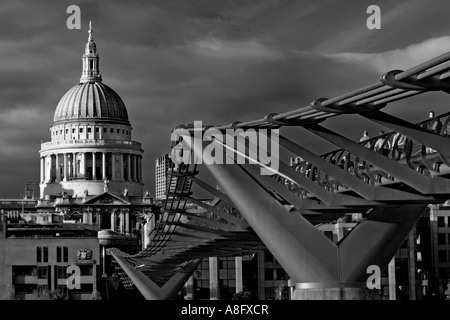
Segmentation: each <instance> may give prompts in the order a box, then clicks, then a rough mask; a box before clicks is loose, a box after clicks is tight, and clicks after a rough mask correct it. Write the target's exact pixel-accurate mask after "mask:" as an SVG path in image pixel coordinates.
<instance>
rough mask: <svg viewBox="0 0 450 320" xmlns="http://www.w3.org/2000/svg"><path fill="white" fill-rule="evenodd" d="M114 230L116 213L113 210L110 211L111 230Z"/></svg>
mask: <svg viewBox="0 0 450 320" xmlns="http://www.w3.org/2000/svg"><path fill="white" fill-rule="evenodd" d="M115 229H116V213H115V210H112V211H111V230H112V231H115Z"/></svg>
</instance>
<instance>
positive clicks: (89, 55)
mask: <svg viewBox="0 0 450 320" xmlns="http://www.w3.org/2000/svg"><path fill="white" fill-rule="evenodd" d="M88 33H89V37H88V42H87V43H86V48H85V52H84V54H83V73H82V74H81V78H80V83H86V82H97V81H98V82H101V81H102V76H101V75H100V64H99V60H100V58H99V56H98V53H97V45H96V44H95V42H94V38H93V36H92V34H93V33H94V31H93V30H92V22H91V21H89V31H88Z"/></svg>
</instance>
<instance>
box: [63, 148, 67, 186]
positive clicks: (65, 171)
mask: <svg viewBox="0 0 450 320" xmlns="http://www.w3.org/2000/svg"><path fill="white" fill-rule="evenodd" d="M63 161H64V171H63V174H64V178H63V181H67V153H64V159H63Z"/></svg>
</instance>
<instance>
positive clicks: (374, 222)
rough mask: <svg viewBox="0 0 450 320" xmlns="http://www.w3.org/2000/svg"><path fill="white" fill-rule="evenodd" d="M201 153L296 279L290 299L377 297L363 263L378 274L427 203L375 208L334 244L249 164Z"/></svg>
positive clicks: (200, 149)
mask: <svg viewBox="0 0 450 320" xmlns="http://www.w3.org/2000/svg"><path fill="white" fill-rule="evenodd" d="M186 140H188V139H186ZM204 146H205V145H203V144H202V143H201V142H197V143H193V145H191V148H192V149H194V152H195V153H196V154H197V156H199V154H200V153H203V147H204ZM202 156H203V160H204V161H205V163H206V164H205V166H206V167H207V169H208V170H209V171H210V172H211V174H212V175H213V176H214V178H215V179H216V180H217V181H218V182H219V183H220V185H221V187H222V189H223V191H224V193H225V194H226V195H227V197H228V198H229V199H230V200H231V201H232V202H233V204H234V206H235V208H236V209H238V210H239V212H240V213H241V214H242V215H243V216H244V218H245V219H246V221H247V222H248V223H249V225H250V226H251V227H252V228H253V230H254V231H255V232H256V234H257V235H258V236H259V237H260V239H261V240H262V241H263V242H264V244H265V245H266V247H267V248H268V249H269V250H270V251H271V253H272V254H273V255H274V257H275V258H276V259H277V260H278V262H279V263H280V264H281V265H282V266H283V268H284V269H285V270H286V272H287V273H288V274H289V276H290V278H291V282H293V283H296V284H297V285H296V288H295V290H294V293H293V298H294V299H307V300H313V299H332V300H360V299H362V300H366V299H370V300H372V299H379V298H380V297H379V291H378V289H371V290H369V289H368V288H367V286H366V282H367V280H368V278H369V277H371V276H372V273H371V272H368V268H369V267H378V268H379V269H378V270H379V271H380V272H379V276H381V272H383V270H384V269H385V268H386V267H387V266H388V264H389V262H390V261H391V259H392V257H393V256H394V255H395V253H396V252H397V250H398V249H399V248H400V246H401V244H402V243H403V241H404V240H405V238H406V236H407V234H408V233H409V231H410V230H411V228H412V227H413V226H414V224H415V223H416V221H417V220H418V218H419V217H420V214H421V213H422V211H423V209H424V208H425V207H426V204H407V205H401V204H400V205H385V206H380V207H374V208H372V212H371V213H370V215H369V216H368V217H367V218H366V219H365V220H363V221H362V222H360V223H359V224H358V226H356V227H355V228H354V229H353V230H352V231H351V232H350V233H349V234H348V235H347V236H346V237H345V238H344V239H343V240H342V241H340V242H339V243H333V242H332V241H330V240H329V239H328V238H327V237H326V236H325V235H324V234H323V233H322V232H321V231H319V230H318V229H317V228H316V227H315V226H314V225H313V224H311V223H310V222H309V221H308V220H307V219H306V218H305V217H303V215H302V214H301V210H299V211H294V212H290V211H289V210H288V209H287V208H286V207H285V206H284V205H283V204H282V203H280V201H279V200H277V199H276V198H275V197H274V196H273V195H271V193H270V192H271V191H270V189H267V187H266V185H265V184H264V183H263V182H262V178H261V177H260V176H259V175H257V174H253V175H252V174H251V173H250V172H252V171H253V172H254V170H252V168H251V166H254V165H252V164H243V165H237V164H233V165H227V164H216V163H215V162H214V159H212V158H210V155H208V153H207V152H205V153H204V154H202ZM208 163H209V164H208ZM299 199H300V200H301V198H299ZM331 208H332V206H330V209H331ZM369 209H370V206H369V207H367V208H366V209H362V210H364V211H367V210H369ZM344 213H345V211H344V212H343V214H344ZM318 214H320V212H318ZM305 284H313V285H312V286H308V285H305Z"/></svg>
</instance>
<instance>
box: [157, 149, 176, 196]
mask: <svg viewBox="0 0 450 320" xmlns="http://www.w3.org/2000/svg"><path fill="white" fill-rule="evenodd" d="M171 167H172V159H170V157H169V155H168V154H165V155H163V156H161V157H159V158H158V159H156V161H155V189H156V190H155V191H156V192H155V199H156V200H164V199H166V190H167V171H168V170H169V169H170V168H171Z"/></svg>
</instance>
